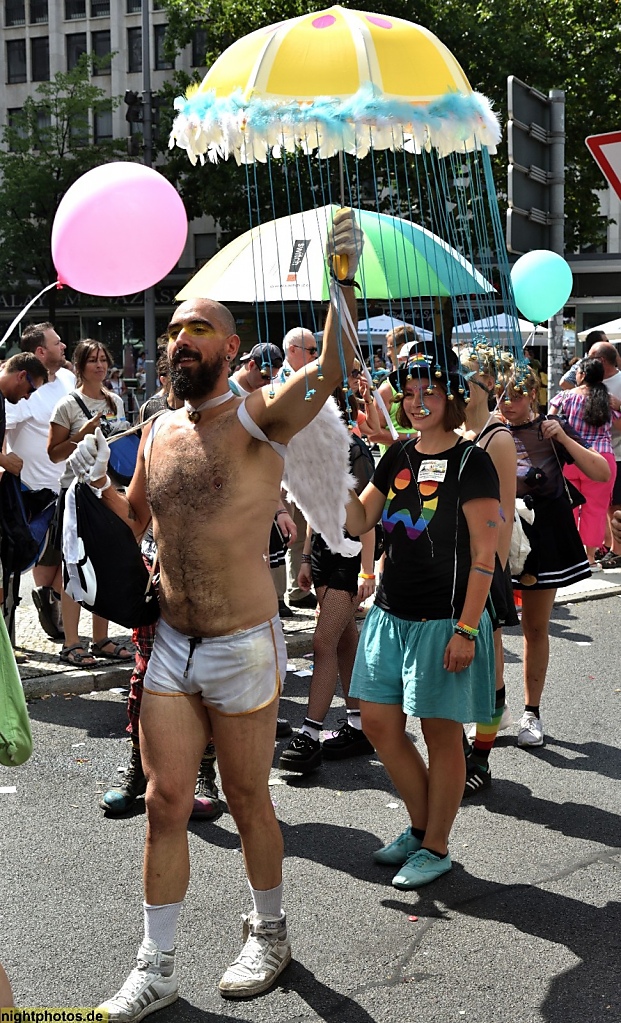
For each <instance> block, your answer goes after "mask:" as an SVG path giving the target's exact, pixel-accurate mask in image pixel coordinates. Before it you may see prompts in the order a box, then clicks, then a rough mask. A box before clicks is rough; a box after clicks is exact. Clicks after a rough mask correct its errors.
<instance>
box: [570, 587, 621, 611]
mask: <svg viewBox="0 0 621 1023" xmlns="http://www.w3.org/2000/svg"><path fill="white" fill-rule="evenodd" d="M620 594H621V586H618V585H616V584H615V585H612V586H611V585H608V586H607V587H606V588H605V589H596V590H583V591H582V592H578V593H564V594H563V595H562V596H561V597H559V596H558V594H557V596H556V597H555V599H554V606H555V607H556V606H557V605H560V604H583V603H584V602H585V601H586V600H604V598H605V597H617V596H619V595H620Z"/></svg>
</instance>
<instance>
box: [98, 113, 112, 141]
mask: <svg viewBox="0 0 621 1023" xmlns="http://www.w3.org/2000/svg"><path fill="white" fill-rule="evenodd" d="M111 138H112V111H111V110H102V111H101V113H99V114H95V142H96V143H97V142H102V141H103V140H104V139H111Z"/></svg>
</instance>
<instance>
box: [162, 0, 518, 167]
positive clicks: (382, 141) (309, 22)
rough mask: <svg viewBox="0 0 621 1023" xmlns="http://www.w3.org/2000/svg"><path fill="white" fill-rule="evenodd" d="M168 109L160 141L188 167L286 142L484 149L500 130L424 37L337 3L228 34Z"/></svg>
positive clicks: (437, 46) (326, 148) (287, 145)
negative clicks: (223, 46) (165, 136)
mask: <svg viewBox="0 0 621 1023" xmlns="http://www.w3.org/2000/svg"><path fill="white" fill-rule="evenodd" d="M176 109H177V116H176V119H175V122H174V125H173V130H172V135H171V145H174V144H176V145H178V146H181V147H182V148H184V149H186V150H187V152H188V155H189V157H190V159H191V160H192V161H193V162H196V160H197V159H200V160H204V158H205V157H207V158H208V159H211V160H214V161H215V160H218V159H221V158H227V157H228V156H230V155H233V156H234V157H235V158H236V159H237V161H238V162H240V163H241V162H252V161H253V160H265V159H266V154H267V153H268V151H269V152H271V154H272V155H274V156H278V155H279V153H280V151H281V150H282V149H284V150H285V151H288V152H293V151H295V149H296V148H298V147H301V148H302V149H303V150H305V151H306V152H312V151H317V154H318V155H319V156H320V157H329V156H332V155H334V154H335V153H337V152H345V153H350V154H352V155H354V156H357V157H362V156H364V155H366V153H367V152H368V151H369V149H371V148H373V149H376V150H377V149H400V148H403V147H405V148H406V149H410V150H414V151H416V150H419V149H422V148H426V149H429V148H430V147H433V148H434V149H436V151H437V152H438V153H439V154H440V155H446V154H447V153H450V152H454V151H459V150H462V151H463V150H464V148H465V149H475V148H478V147H480V146H486V147H487V148H488V149H491V150H493V149H494V148H495V146H496V143H497V142H498V139H499V137H500V132H499V126H498V121H497V119H496V117H495V115H494V114H493V112H492V110H491V108H490V104H489V102H488V101H487V100H486V99H485V97H484V96H481V95H480V94H479V93H476V92H473V90H472V89H471V87H470V84H469V83H468V79H467V78H466V75H465V74H464V72H463V70H462V68H461V67H460V65H459V63H458V62H457V60H456V59H455V57H454V56H453V55H452V54H451V52H450V51H449V50H448V49H447V48H446V46H444V45H443V43H441V42H440V40H439V39H437V38H436V36H434V35H433V33H431V32H429V31H428V30H427V29H425V28H422V27H421V26H420V25H414V24H412V23H410V22H408V21H404V20H403V19H401V18H394V17H391V16H388V15H384V14H372V13H365V12H363V11H354V10H350V9H348V8H344V7H340V6H338V5H335V6H334V7H330V8H328V9H327V10H325V11H318V12H313V13H309V14H304V15H302V16H301V17H298V18H292V19H290V20H288V21H284V22H281V23H280V24H276V25H270V26H266V27H265V28H261V29H258V30H257V31H256V32H252V33H250V34H249V35H247V36H244V37H243V38H242V39H239V40H237V42H235V43H233V45H232V46H230V47H229V48H228V49H227V50H226V51H225V52H224V53H223V54H222V55H221V56H220V57H219V58H218V60H216V62H215V63H214V65H213V66H212V67H211V69H210V70H209V71H208V73H207V75H206V77H205V78H204V80H203V82H202V83H201V85H200V86H199V87H198V88H197V89H196V88H195V89H194V90H193V91H191V92H190V93H189V94H188V95H187V96H186V97H184V98H181V99H179V100H177V101H176Z"/></svg>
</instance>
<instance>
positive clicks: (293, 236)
mask: <svg viewBox="0 0 621 1023" xmlns="http://www.w3.org/2000/svg"><path fill="white" fill-rule="evenodd" d="M336 209H338V207H337V206H321V207H319V208H318V209H315V210H305V211H303V212H302V213H296V214H294V215H292V216H289V217H281V218H279V219H278V220H272V221H269V222H268V223H265V224H261V225H260V226H259V227H254V228H252V230H250V231H246V233H245V234H242V235H240V237H239V238H236V239H235V240H234V241H232V242H230V243H229V244H228V245H226V246H225V247H224V248H223V249H221V251H220V252H218V253H217V254H216V255H215V256H214V257H213V258H212V259H210V260H209V262H208V263H206V264H205V266H204V267H202V268H201V269H200V270H199V271H198V273H196V274H195V275H194V277H193V278H192V279H191V280H190V281H189V282H188V284H186V286H185V287H184V288H183V289H182V290H181V291H180V292H179V294H178V295H177V299H178V300H179V301H183V300H185V299H188V298H213V299H216V300H217V301H219V302H276V301H278V302H287V301H297V300H302V301H314V302H321V301H327V300H328V298H329V280H328V277H327V273H326V259H325V241H326V234H327V231H328V228H329V227H330V225H331V223H332V217H333V215H334V211H335V210H336ZM355 216H356V219H357V221H358V223H359V225H360V227H361V229H362V231H363V233H364V247H363V250H362V257H361V259H360V263H359V266H358V271H357V273H356V280H357V281H358V283H359V284H360V287H361V290H362V292H363V293H364V294H365V295H366V296H367V298H374V299H396V298H415V297H417V296H422V295H438V296H449V295H469V294H484V293H488V292H493V291H494V288H493V286H492V285H491V284H490V283H489V281H487V280H486V279H485V278H484V277H483V276H482V275H481V274H480V273H479V272H478V270H476V269H475V267H474V266H473V265H472V264H471V263H469V262H468V260H467V259H465V258H464V257H463V256H462V255H461V254H460V253H459V252H457V250H456V249H454V248H452V247H451V246H450V245H448V244H447V242H445V241H443V239H442V238H439V237H438V236H437V235H434V234H432V233H431V232H430V231H427V230H425V229H424V228H422V227H419V226H418V225H417V224H412V223H410V222H409V221H407V220H402V219H400V218H398V217H391V216H388V215H387V214H384V213H375V212H373V211H371V210H356V211H355Z"/></svg>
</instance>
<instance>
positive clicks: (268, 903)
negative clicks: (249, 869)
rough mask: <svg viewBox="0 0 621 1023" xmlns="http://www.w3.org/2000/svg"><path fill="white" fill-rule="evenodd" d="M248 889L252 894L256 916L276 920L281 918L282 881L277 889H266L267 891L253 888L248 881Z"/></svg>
mask: <svg viewBox="0 0 621 1023" xmlns="http://www.w3.org/2000/svg"><path fill="white" fill-rule="evenodd" d="M248 887H249V888H250V891H251V893H252V901H253V903H254V911H255V913H256V914H257V916H260V917H266V916H272V917H275V918H276V919H278V918H279V917H281V916H282V881H281V883H280V884H279V885H278V887H277V888H268V889H267V891H260V890H258V889H257V888H253V887H252V885H251V884H250V881H249V882H248Z"/></svg>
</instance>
